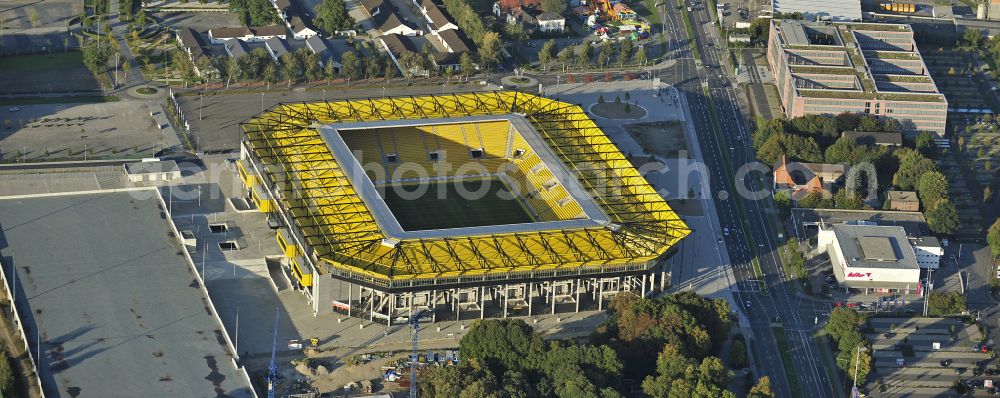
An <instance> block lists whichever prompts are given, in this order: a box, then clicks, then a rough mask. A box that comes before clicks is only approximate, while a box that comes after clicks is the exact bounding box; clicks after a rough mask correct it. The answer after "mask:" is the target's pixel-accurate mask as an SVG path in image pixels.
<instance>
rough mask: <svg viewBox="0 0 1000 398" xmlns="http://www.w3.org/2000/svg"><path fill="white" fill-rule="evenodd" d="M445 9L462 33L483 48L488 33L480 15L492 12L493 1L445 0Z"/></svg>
mask: <svg viewBox="0 0 1000 398" xmlns="http://www.w3.org/2000/svg"><path fill="white" fill-rule="evenodd" d="M470 3H471V5H470ZM444 8H445V9H446V10H448V13H449V14H451V16H452V17H454V18H455V24H456V25H458V27H459V28H460V29H462V32H465V34H466V36H468V37H469V38H470V39H472V41H473V42H474V43H476V45H478V46H480V47H482V45H483V39H484V36H485V35H486V33H488V31H487V29H486V26H485V25H484V24H483V19H482V17H480V14H488V13H490V12H492V8H493V1H489V0H472V1H471V2H468V1H465V0H444Z"/></svg>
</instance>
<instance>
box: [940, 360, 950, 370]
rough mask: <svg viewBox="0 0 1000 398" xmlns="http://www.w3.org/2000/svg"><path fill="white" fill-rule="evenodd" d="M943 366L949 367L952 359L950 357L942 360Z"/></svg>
mask: <svg viewBox="0 0 1000 398" xmlns="http://www.w3.org/2000/svg"><path fill="white" fill-rule="evenodd" d="M941 366H943V367H946V368H947V367H949V366H951V360H950V359H945V360H943V361H941Z"/></svg>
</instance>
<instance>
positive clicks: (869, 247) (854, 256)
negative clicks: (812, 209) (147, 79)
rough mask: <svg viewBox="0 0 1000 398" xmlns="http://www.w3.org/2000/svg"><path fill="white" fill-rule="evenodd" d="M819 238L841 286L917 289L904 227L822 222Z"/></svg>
mask: <svg viewBox="0 0 1000 398" xmlns="http://www.w3.org/2000/svg"><path fill="white" fill-rule="evenodd" d="M818 241H819V251H820V252H821V253H822V252H827V253H828V254H829V255H830V263H831V264H832V266H833V274H834V277H836V278H837V282H838V283H840V285H841V286H844V287H849V288H852V289H859V290H864V291H866V292H869V293H870V292H879V293H904V294H909V293H916V292H917V291H919V287H918V285H919V283H920V266H919V265H918V264H917V256H916V252H915V250H914V248H913V246H912V245H911V244H910V240H909V239H908V238H907V237H906V231H905V230H904V229H903V227H895V226H875V225H858V224H825V225H821V226H820V229H819V236H818Z"/></svg>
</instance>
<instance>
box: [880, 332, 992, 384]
mask: <svg viewBox="0 0 1000 398" xmlns="http://www.w3.org/2000/svg"><path fill="white" fill-rule="evenodd" d="M869 324H870V328H869V329H868V330H867V332H866V335H867V337H868V340H869V341H870V342H871V347H872V349H873V350H874V352H873V353H872V359H873V366H872V369H873V372H872V373H873V375H874V377H873V378H871V379H870V380H874V382H873V383H870V384H869V388H868V391H870V392H872V393H875V392H876V391H878V392H880V393H881V396H907V394H912V395H910V396H944V395H952V394H955V395H956V396H957V394H958V392H959V391H958V390H957V389H953V388H954V386H955V384H956V382H957V383H961V384H962V385H963V386H964V388H965V389H969V390H972V391H973V392H974V393H975V394H976V395H981V394H987V393H992V391H993V390H988V389H985V388H983V386H984V384H985V383H984V382H985V380H991V381H992V379H993V378H994V377H997V378H1000V376H997V367H996V361H994V360H993V358H991V356H990V354H988V353H987V352H985V351H984V350H983V349H982V347H983V344H981V343H983V339H984V336H983V334H982V333H980V331H979V328H978V326H976V325H974V324H965V323H962V322H961V321H959V320H956V319H950V318H871V319H870V320H869ZM987 349H989V347H987Z"/></svg>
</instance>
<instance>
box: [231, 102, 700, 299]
mask: <svg viewBox="0 0 1000 398" xmlns="http://www.w3.org/2000/svg"><path fill="white" fill-rule="evenodd" d="M507 114H518V115H522V116H523V117H524V118H525V119H526V120H528V122H529V123H530V124H531V127H533V128H534V129H535V130H536V131H537V133H538V135H539V136H540V137H541V138H542V141H544V143H545V145H547V146H548V147H549V148H550V149H551V150H552V152H553V153H555V154H556V157H557V158H558V159H559V161H561V162H563V164H564V165H565V167H566V169H568V170H570V171H571V173H572V174H573V175H574V176H575V178H576V179H577V180H578V181H579V185H580V186H581V187H583V188H584V189H585V190H586V191H587V193H588V194H589V195H590V196H591V197H592V198H593V200H594V202H595V203H596V204H597V205H598V206H599V207H600V210H601V211H603V213H604V214H605V215H606V216H607V218H608V220H607V221H609V222H608V223H605V224H604V225H600V226H593V225H591V226H587V227H580V228H568V229H566V228H564V229H545V228H544V225H542V224H539V230H536V231H530V232H524V231H519V232H511V233H495V234H486V235H479V234H477V235H468V236H445V237H436V238H416V239H395V238H393V237H392V236H390V235H388V234H386V233H385V232H384V231H383V230H381V229H380V228H379V226H378V225H377V223H376V222H375V218H374V217H373V214H372V211H371V209H370V208H369V207H368V205H367V204H366V203H365V201H364V200H362V199H361V197H360V195H359V193H358V190H356V187H355V186H354V185H353V184H352V183H351V180H350V179H349V178H348V176H347V175H346V173H345V169H344V168H343V167H341V165H340V164H338V162H337V159H336V158H335V157H334V156H333V154H332V152H331V150H330V148H329V147H328V146H327V143H326V142H325V141H324V140H323V137H322V135H321V133H320V131H319V127H320V126H324V125H334V126H335V125H336V124H341V123H358V122H377V121H388V120H400V119H407V120H414V119H435V118H459V117H471V116H482V115H507ZM243 130H244V133H245V134H246V137H245V140H244V145H245V146H246V147H247V149H248V150H249V153H250V156H252V157H253V158H254V160H255V161H257V162H258V163H260V164H262V165H264V167H265V168H266V169H267V170H269V171H268V175H269V177H267V178H266V179H269V180H271V181H273V183H274V184H275V185H276V186H277V189H278V190H280V192H281V197H280V199H279V200H278V203H279V204H280V206H281V207H282V208H283V209H285V210H286V212H287V214H288V215H289V217H290V218H291V219H292V220H291V222H292V223H294V224H295V226H296V228H297V232H296V234H297V235H298V236H299V237H300V238H301V239H303V240H304V241H306V242H308V245H309V246H311V248H310V249H311V250H313V251H314V252H313V253H307V254H312V255H314V258H318V259H319V260H320V261H319V263H320V265H319V266H318V268H320V269H318V272H320V273H326V272H335V273H337V274H339V275H345V276H350V277H354V278H360V279H363V280H366V281H368V282H370V283H374V284H378V285H383V286H386V285H388V286H402V285H407V284H408V285H410V286H414V285H420V284H425V283H434V281H445V280H451V281H454V280H460V281H461V280H466V279H467V278H473V277H474V278H490V275H497V276H502V275H501V274H506V276H507V277H510V276H511V275H518V274H521V273H531V274H532V275H538V274H539V273H543V274H544V273H549V274H550V275H557V274H563V273H565V272H572V273H575V274H597V273H612V272H620V271H626V270H635V269H639V268H645V267H648V266H649V263H650V262H651V261H652V260H656V259H658V258H659V257H660V256H661V255H662V254H664V253H665V252H666V251H667V250H669V249H670V248H671V247H673V246H674V245H676V244H677V243H678V242H679V241H680V240H681V239H682V238H684V237H685V236H687V235H688V234H689V233H690V230H689V229H688V228H687V226H686V225H685V224H684V222H683V221H682V220H680V219H679V218H678V216H677V214H676V213H675V212H674V211H673V210H672V209H671V208H670V207H669V206H668V205H667V203H666V202H665V201H664V200H663V198H662V197H661V196H660V195H659V193H657V192H656V191H655V190H654V189H653V188H652V187H651V186H650V185H649V184H648V183H647V182H646V180H645V179H644V178H643V177H642V176H641V175H640V174H639V173H638V171H636V170H635V168H634V167H633V166H632V164H631V163H630V162H629V161H628V160H627V159H625V156H624V155H622V153H621V152H620V151H619V150H618V148H617V147H616V146H615V145H614V144H613V143H612V142H611V140H610V139H608V137H607V136H606V135H605V134H604V133H603V132H602V131H601V130H600V129H599V128H598V127H597V126H596V125H595V124H594V122H593V121H592V120H590V119H589V118H588V117H587V116H586V115H585V113H584V111H583V110H582V109H581V108H580V107H579V106H577V105H573V104H568V103H564V102H559V101H555V100H552V99H548V98H544V97H539V96H535V95H530V94H525V93H520V92H514V91H503V92H491V93H467V94H452V95H431V96H420V97H395V98H385V99H365V100H348V101H337V102H314V103H295V104H282V105H279V106H278V107H276V108H274V109H271V110H269V111H266V112H264V113H262V114H260V115H258V116H257V117H255V118H253V119H251V120H249V121H247V122H245V123H243ZM387 242H391V243H387Z"/></svg>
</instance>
